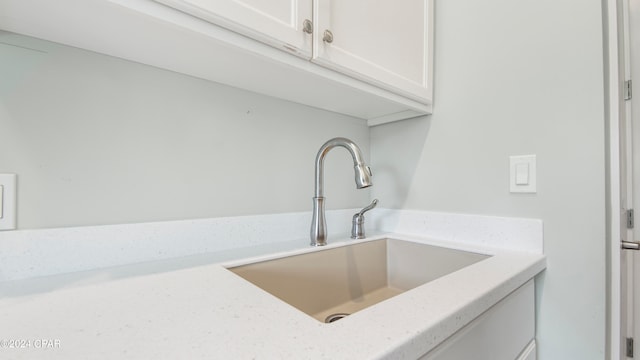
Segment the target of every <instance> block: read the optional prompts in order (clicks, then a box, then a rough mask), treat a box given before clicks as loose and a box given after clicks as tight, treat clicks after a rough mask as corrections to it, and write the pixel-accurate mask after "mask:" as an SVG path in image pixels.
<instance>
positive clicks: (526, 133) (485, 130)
mask: <svg viewBox="0 0 640 360" xmlns="http://www.w3.org/2000/svg"><path fill="white" fill-rule="evenodd" d="M601 6H602V5H601V2H600V1H597V0H579V1H578V0H574V1H570V0H542V1H540V0H536V1H534V0H528V1H510V0H488V1H474V0H447V1H440V2H437V4H436V44H435V45H436V49H435V54H436V61H435V88H434V91H435V92H434V93H435V100H434V113H433V115H432V116H431V117H427V118H418V119H414V120H411V121H406V122H400V123H394V124H389V125H383V126H379V127H375V128H373V129H372V131H371V146H372V149H371V156H372V158H373V164H372V165H373V169H374V170H375V171H376V175H377V178H376V180H377V184H376V186H375V187H374V188H373V192H372V195H373V196H374V197H378V198H379V199H380V202H381V204H384V206H386V207H395V208H405V209H424V210H432V211H445V212H456V213H472V214H487V215H504V216H515V217H529V218H539V219H542V220H543V221H544V240H545V243H544V246H545V253H546V255H547V256H548V268H547V270H546V273H545V274H543V275H542V276H541V277H539V279H538V281H537V286H538V287H537V291H538V293H537V297H538V301H537V307H538V318H537V338H538V341H539V343H538V345H539V349H538V350H539V359H541V360H551V359H581V360H587V359H603V358H604V357H605V355H604V354H605V142H604V141H605V133H604V131H605V122H604V105H603V104H604V93H603V43H602V19H601V16H602V14H601V11H602V10H601ZM527 154H536V155H537V170H538V178H537V180H538V193H537V194H534V195H529V194H510V193H509V186H508V179H509V176H508V167H509V159H508V157H509V155H527Z"/></svg>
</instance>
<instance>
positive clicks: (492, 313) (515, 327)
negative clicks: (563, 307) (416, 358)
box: [420, 280, 536, 360]
mask: <svg viewBox="0 0 640 360" xmlns="http://www.w3.org/2000/svg"><path fill="white" fill-rule="evenodd" d="M534 337H535V298H534V284H533V280H531V281H529V282H527V283H526V284H525V285H523V286H522V287H520V288H519V289H517V290H516V291H514V292H513V293H511V294H510V295H508V296H507V297H506V298H504V299H502V300H501V301H500V302H498V303H497V304H496V305H494V306H493V307H492V308H490V309H489V310H487V311H486V312H485V313H484V314H482V315H480V316H479V317H478V318H476V319H475V320H473V321H472V322H471V323H469V324H468V325H467V326H465V327H463V328H462V329H461V330H460V331H458V332H457V333H455V334H454V335H452V336H451V337H450V338H448V339H447V340H445V341H444V342H443V343H441V344H440V345H438V346H437V347H436V348H435V349H433V350H431V351H429V352H428V353H427V354H425V355H423V356H422V357H420V359H421V360H461V359H473V360H535V359H536V349H535V339H534Z"/></svg>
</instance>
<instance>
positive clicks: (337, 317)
mask: <svg viewBox="0 0 640 360" xmlns="http://www.w3.org/2000/svg"><path fill="white" fill-rule="evenodd" d="M347 316H349V314H347V313H336V314H331V315H329V316H327V318H326V319H324V322H325V323H327V324H329V323H332V322H334V321H338V320H340V319H342V318H344V317H347Z"/></svg>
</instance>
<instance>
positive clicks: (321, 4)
mask: <svg viewBox="0 0 640 360" xmlns="http://www.w3.org/2000/svg"><path fill="white" fill-rule="evenodd" d="M314 16H315V30H316V33H315V38H314V57H313V62H315V63H317V64H319V65H322V66H325V67H328V68H332V69H335V70H338V71H341V72H344V73H346V74H347V75H350V76H352V77H356V78H359V79H362V80H365V81H368V82H371V83H374V84H375V85H377V86H380V87H383V88H387V89H390V90H393V91H396V92H399V93H401V94H403V95H405V96H409V97H412V98H414V99H416V100H418V101H423V102H430V99H431V85H430V84H431V64H430V58H431V51H432V50H431V43H432V36H433V31H432V29H433V21H432V18H433V1H432V0H411V1H408V0H401V1H382V0H348V1H345V0H316V2H315V9H314ZM325 30H329V31H331V33H332V34H333V41H332V42H331V43H326V42H325V41H323V36H324V33H325ZM425 100H426V101H425Z"/></svg>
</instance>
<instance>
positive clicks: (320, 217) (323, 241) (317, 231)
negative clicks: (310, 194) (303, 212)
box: [310, 197, 327, 246]
mask: <svg viewBox="0 0 640 360" xmlns="http://www.w3.org/2000/svg"><path fill="white" fill-rule="evenodd" d="M326 232H327V222H326V220H325V217H324V197H314V198H313V220H312V221H311V244H310V245H311V246H325V245H327V233H326Z"/></svg>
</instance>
